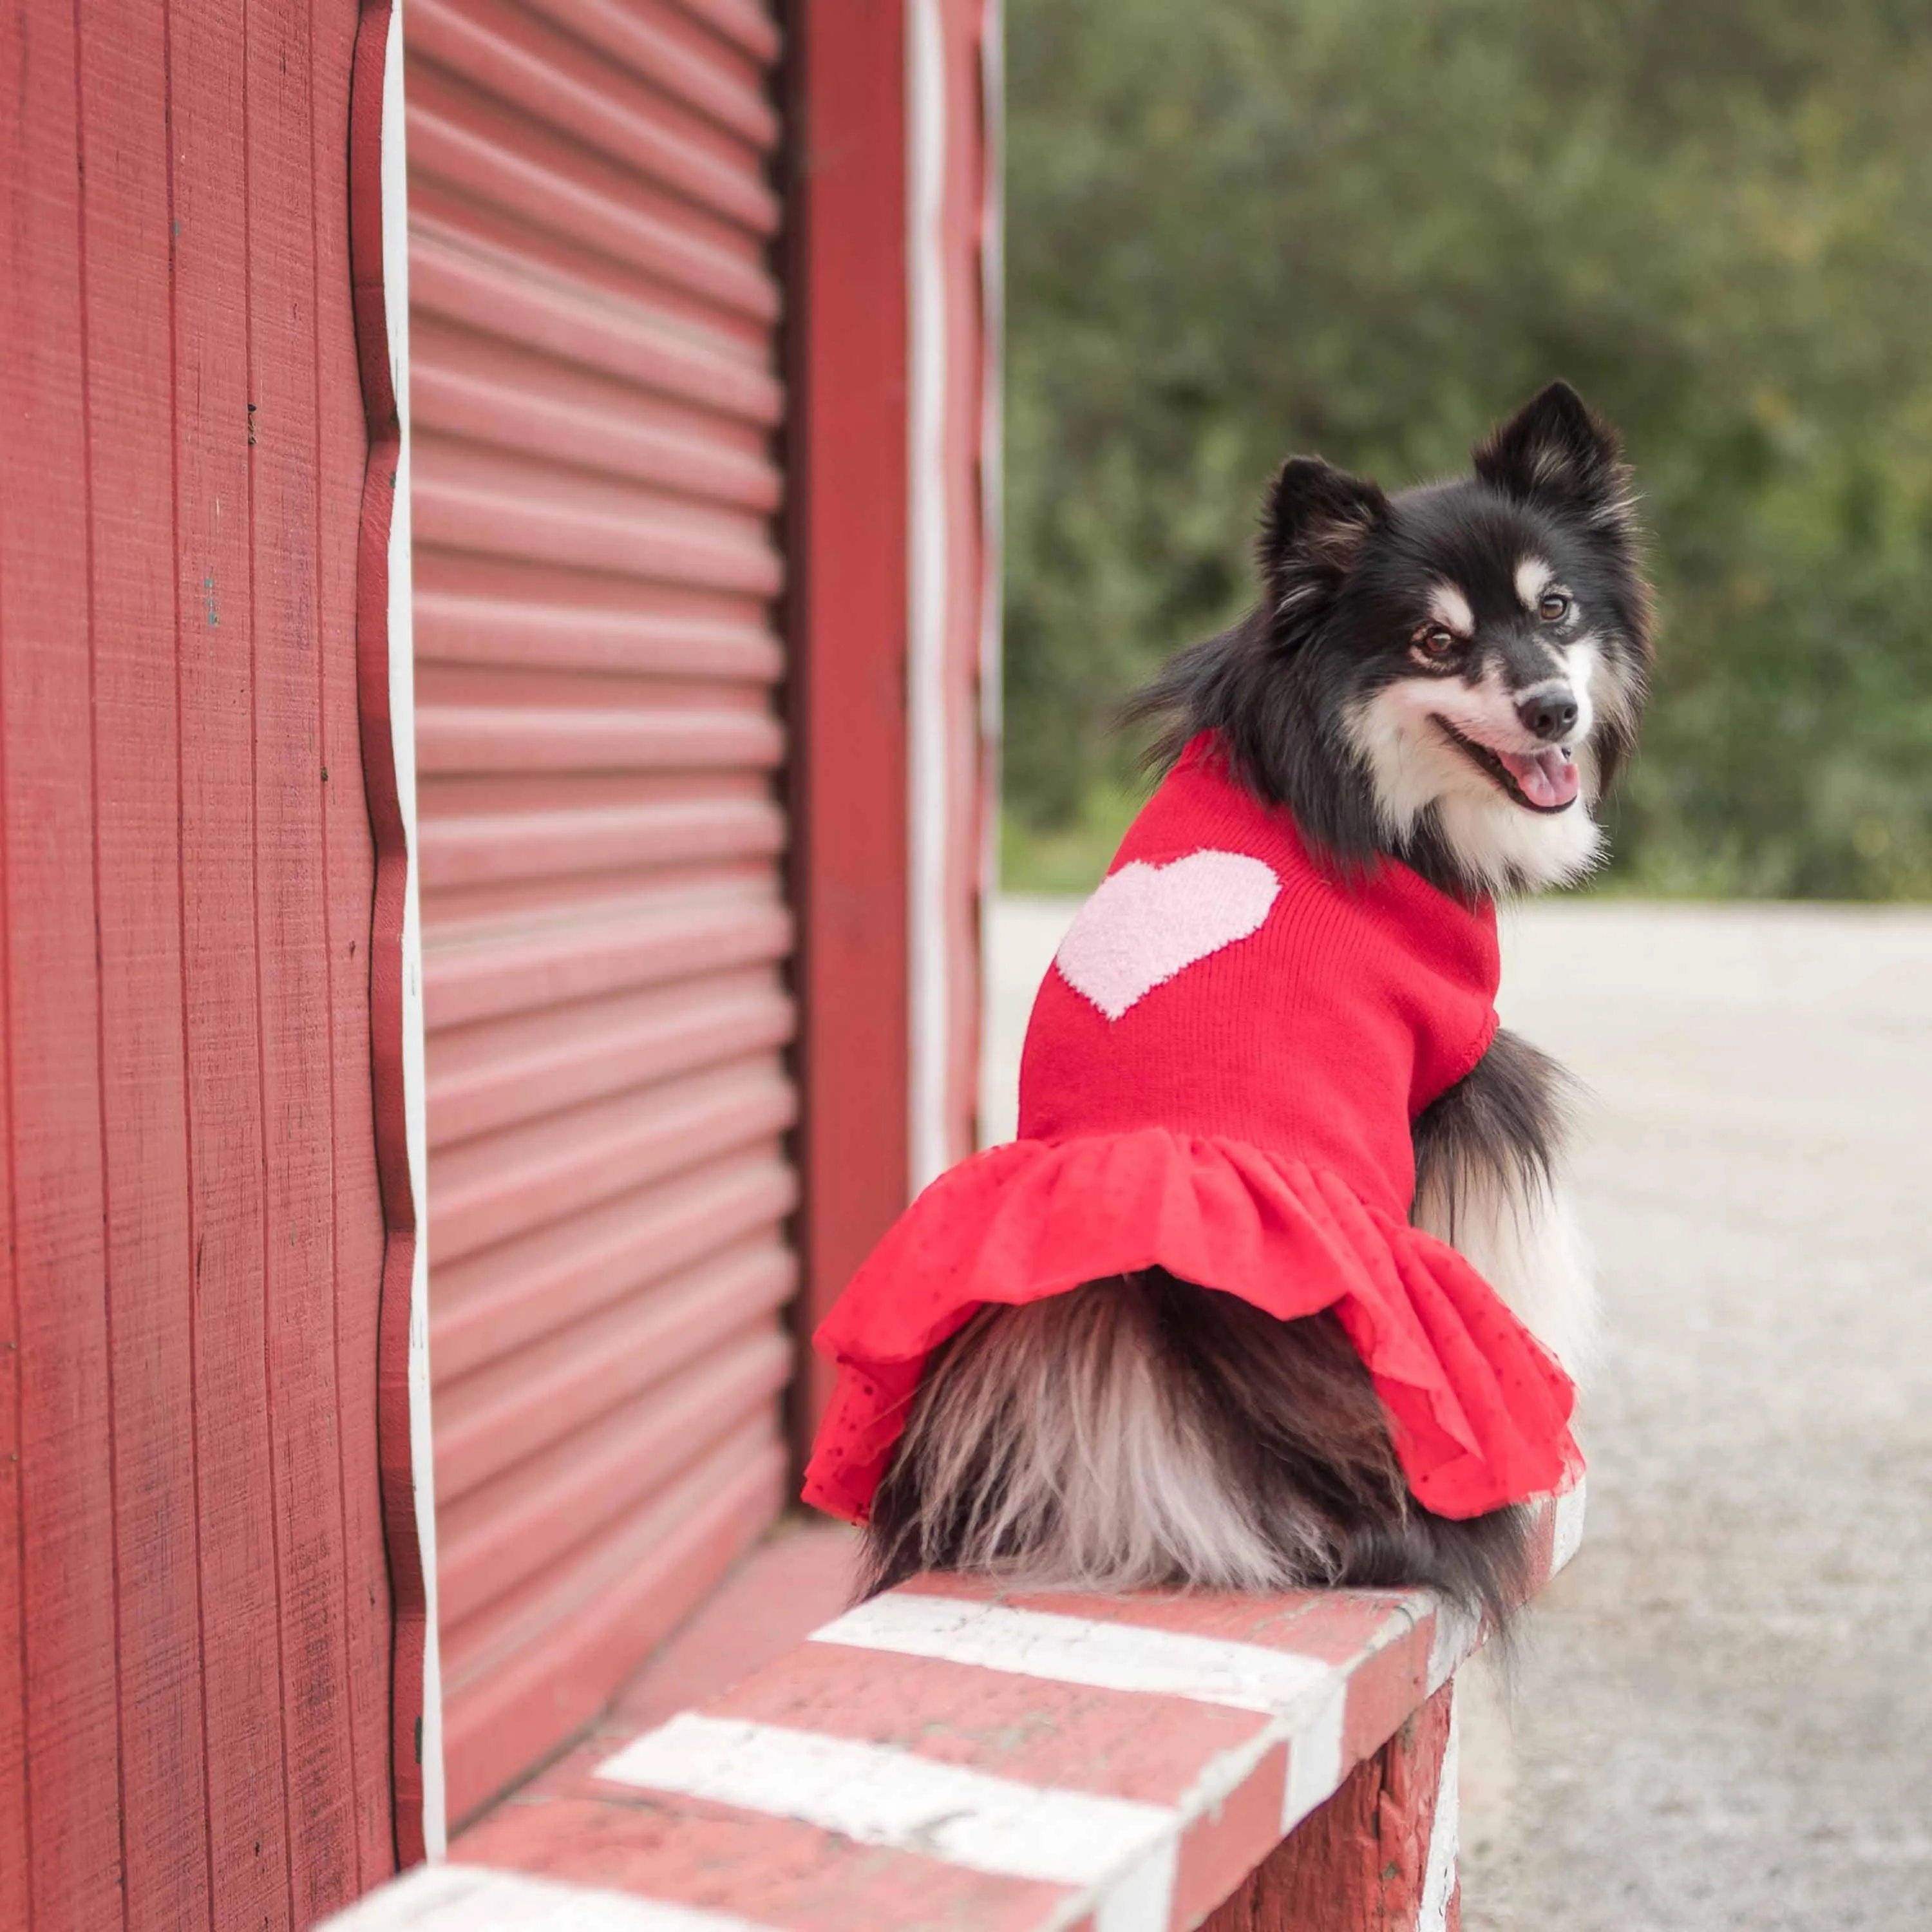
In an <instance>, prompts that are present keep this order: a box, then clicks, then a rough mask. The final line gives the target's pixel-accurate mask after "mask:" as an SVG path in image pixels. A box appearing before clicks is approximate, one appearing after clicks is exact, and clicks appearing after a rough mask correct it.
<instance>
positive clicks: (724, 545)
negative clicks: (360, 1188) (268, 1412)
mask: <svg viewBox="0 0 1932 1932" xmlns="http://www.w3.org/2000/svg"><path fill="white" fill-rule="evenodd" d="M406 34H407V44H408V55H409V65H408V70H407V102H408V142H409V156H410V220H411V248H410V278H411V288H410V302H411V329H412V344H411V355H412V362H413V370H412V383H411V399H412V407H413V419H414V435H415V458H414V460H415V465H416V486H415V492H414V496H413V511H414V517H415V529H416V562H415V569H416V655H417V673H416V675H417V700H418V706H419V709H418V724H417V742H418V749H419V760H420V767H421V769H420V774H419V809H420V815H421V825H422V872H421V881H422V901H423V915H424V932H425V983H426V998H427V1008H428V1029H429V1131H430V1140H431V1154H430V1215H429V1227H428V1241H429V1254H430V1268H431V1291H430V1294H431V1365H432V1373H433V1375H434V1419H435V1426H436V1455H437V1472H436V1476H437V1495H438V1502H437V1519H438V1538H439V1542H440V1560H439V1570H438V1574H439V1577H440V1586H441V1593H442V1605H441V1614H442V1634H443V1694H444V1699H445V1708H446V1740H447V1757H448V1769H449V1798H450V1812H451V1816H452V1819H460V1817H462V1816H463V1814H465V1813H466V1812H467V1811H471V1810H472V1809H473V1808H475V1805H477V1804H478V1803H479V1802H481V1801H482V1800H484V1799H486V1798H487V1797H488V1796H490V1795H491V1794H492V1793H493V1792H495V1791H496V1790H499V1789H500V1788H501V1787H502V1786H503V1785H504V1784H505V1782H506V1781H508V1780H509V1779H511V1778H513V1777H514V1776H515V1775H517V1773H518V1772H520V1771H522V1770H523V1769H526V1767H527V1766H529V1764H531V1763H532V1762H533V1761H534V1760H535V1759H536V1758H538V1757H539V1756H540V1755H541V1754H543V1753H544V1751H547V1749H549V1748H550V1747H551V1746H553V1745H554V1744H556V1742H559V1740H560V1739H562V1738H563V1737H564V1736H566V1735H567V1734H568V1733H569V1731H571V1730H572V1729H573V1728H574V1727H577V1725H579V1724H581V1723H582V1722H583V1721H584V1720H585V1719H586V1718H588V1717H589V1716H590V1715H592V1713H593V1712H595V1709H597V1707H598V1705H599V1704H600V1703H601V1702H602V1701H603V1700H604V1699H605V1698H606V1697H607V1696H608V1695H609V1694H610V1691H612V1690H613V1689H614V1688H615V1687H616V1685H617V1683H618V1682H619V1681H620V1679H622V1676H624V1675H625V1673H627V1672H628V1670H629V1669H630V1667H631V1666H632V1665H633V1664H635V1662H636V1661H637V1660H638V1659H639V1658H640V1656H641V1655H642V1654H643V1652H645V1651H646V1650H647V1649H649V1647H650V1646H651V1645H652V1643H654V1642H655V1640H656V1639H657V1637H659V1636H660V1635H661V1634H663V1632H664V1631H665V1630H666V1629H667V1628H668V1627H669V1625H670V1624H671V1623H672V1622H674V1621H675V1620H676V1619H677V1618H678V1617H679V1616H681V1615H682V1613H684V1612H685V1610H688V1608H689V1607H691V1605H692V1604H694V1602H695V1601H697V1599H698V1598H700V1596H701V1595H703V1593H704V1592H705V1591H706V1589H708V1588H709V1586H710V1584H711V1583H712V1582H713V1581H714V1580H715V1577H717V1575H718V1573H719V1572H720V1571H721V1569H722V1568H723V1567H724V1565H725V1564H726V1563H727V1562H729V1561H730V1558H731V1556H733V1554H734V1553H736V1551H737V1550H739V1548H741V1547H742V1546H743V1544H745V1541H747V1540H748V1538H750V1537H751V1535H754V1534H755V1533H756V1532H757V1529H758V1528H759V1527H760V1526H761V1525H762V1524H763V1523H765V1522H766V1520H769V1517H771V1515H772V1514H773V1513H774V1512H775V1511H776V1509H777V1508H778V1505H779V1503H780V1501H781V1493H782V1485H783V1481H784V1472H785V1458H784V1451H783V1448H782V1447H781V1442H780V1436H779V1427H778V1396H779V1392H780V1391H781V1388H782V1387H783V1385H784V1382H786V1380H787V1378H788V1376H789V1375H790V1370H791V1362H792V1355H791V1349H790V1345H789V1343H788V1342H787V1339H786V1337H785V1335H784V1333H783V1332H782V1331H781V1325H780V1322H779V1316H778V1311H779V1309H780V1307H781V1304H783V1303H784V1301H785V1300H786V1299H787V1297H788V1296H789V1295H790V1293H791V1292H792V1289H793V1278H794V1266H793V1258H792V1256H791V1254H790V1252H789V1250H788V1249H787V1246H786V1244H785V1241H784V1238H783V1233H782V1224H783V1223H784V1217H786V1216H787V1214H789V1213H790V1210H791V1208H792V1207H793V1202H794V1196H795V1192H796V1189H795V1183H794V1180H793V1174H792V1172H791V1169H790V1166H788V1165H787V1160H786V1158H785V1154H784V1144H783V1140H782V1136H784V1133H785V1132H786V1130H787V1127H789V1126H790V1123H791V1121H792V1119H793V1094H792V1092H791V1089H790V1085H789V1084H788V1082H787V1078H786V1075H785V1072H784V1064H783V1061H782V1058H781V1056H782V1054H783V1052H784V1048H785V1046H786V1045H787V1041H788V1040H789V1038H790V1034H791V1030H792V1013H791V1009H790V1003H789V1001H788V999H787V994H786V992H785V989H784V982H783V977H782V974H781V963H782V962H783V961H784V959H785V957H786V956H787V950H788V948H789V946H790V917H789V915H788V913H787V908H786V906H785V903H784V895H783V892H782V887H781V856H782V853H783V851H784V846H785V843H786V828H785V823H784V814H783V812H782V811H781V806H780V804H779V802H778V789H777V783H776V779H777V773H778V767H779V765H780V762H781V757H782V756H783V752H784V738H783V734H782V733H781V728H780V725H779V723H778V717H777V712H776V705H775V684H776V682H777V680H778V677H779V675H780V673H781V649H780V645H779V640H778V634H777V631H776V630H775V624H774V610H773V600H774V598H775V596H776V595H777V593H778V590H779V588H780V584H781V577H782V566H781V559H780V557H779V554H778V548H777V546H776V542H775V534H774V531H775V526H774V521H773V519H774V516H775V511H777V508H778V503H779V500H780V496H781V478H780V475H779V472H778V467H777V464H776V461H775V454H774V435H775V431H776V429H777V427H778V422H779V419H780V416H781V409H782V406H783V398H782V395H781V389H780V386H779V383H778V375H777V369H778V356H777V346H776V335H775V331H776V326H777V321H778V286H777V284H776V281H775V278H774V275H773V272H772V263H771V260H770V259H769V254H770V245H771V242H772V236H774V234H775V232H776V229H777V227H778V212H779V211H778V202H777V199H776V198H775V195H774V193H773V192H772V189H771V187H770V186H769V184H768V181H767V179H766V170H767V165H768V163H769V159H770V157H771V156H772V153H773V151H774V148H775V145H776V143H777V140H778V132H779V129H778V118H777V115H776V113H775V110H774V107H773V106H772V92H771V88H770V80H771V76H772V71H773V68H774V65H775V62H776V59H777V58H778V35H777V34H776V31H775V29H774V28H773V26H772V23H771V22H770V20H769V17H767V14H766V12H765V10H763V8H762V7H759V6H757V5H754V4H751V0H683V4H682V5H670V4H667V3H666V0H523V4H522V5H511V4H508V0H410V5H409V7H408V9H407V15H406Z"/></svg>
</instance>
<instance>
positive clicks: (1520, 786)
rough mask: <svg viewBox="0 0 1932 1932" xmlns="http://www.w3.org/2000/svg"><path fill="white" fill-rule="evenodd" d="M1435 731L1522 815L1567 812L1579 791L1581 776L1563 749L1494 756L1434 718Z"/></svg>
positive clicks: (1571, 756) (1551, 747)
mask: <svg viewBox="0 0 1932 1932" xmlns="http://www.w3.org/2000/svg"><path fill="white" fill-rule="evenodd" d="M1436 726H1437V728H1438V729H1439V730H1441V732H1442V735H1443V736H1445V738H1447V739H1448V740H1449V742H1450V743H1451V744H1452V745H1454V746H1455V747H1456V748H1457V751H1460V752H1461V753H1462V754H1463V757H1466V758H1467V759H1468V760H1469V762H1470V763H1472V765H1474V766H1475V768H1476V769H1477V770H1478V771H1479V772H1481V773H1482V775H1484V777H1485V778H1487V779H1488V780H1489V781H1490V783H1491V784H1493V785H1494V786H1495V787H1496V789H1497V790H1499V791H1500V792H1501V793H1502V794H1503V796H1505V798H1507V799H1509V800H1510V801H1511V803H1512V804H1515V805H1521V806H1522V807H1523V809H1524V810H1525V811H1568V809H1569V808H1570V807H1571V805H1574V803H1575V802H1577V793H1578V792H1580V790H1583V773H1582V772H1580V771H1579V770H1578V769H1577V760H1576V758H1575V757H1574V754H1572V753H1571V750H1570V748H1569V747H1568V745H1545V746H1544V748H1543V749H1542V750H1541V751H1496V750H1495V749H1493V748H1492V747H1491V746H1490V745H1484V744H1479V743H1478V742H1477V741H1476V740H1475V739H1474V738H1471V737H1468V736H1465V735H1464V734H1463V733H1462V732H1460V731H1459V730H1457V728H1456V727H1455V726H1454V725H1453V724H1451V723H1450V721H1448V718H1444V717H1441V716H1438V717H1437V718H1436Z"/></svg>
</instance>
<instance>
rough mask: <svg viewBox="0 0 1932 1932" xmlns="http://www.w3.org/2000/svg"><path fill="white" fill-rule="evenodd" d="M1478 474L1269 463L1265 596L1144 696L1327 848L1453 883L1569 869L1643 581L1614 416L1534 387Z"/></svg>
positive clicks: (1613, 742)
mask: <svg viewBox="0 0 1932 1932" xmlns="http://www.w3.org/2000/svg"><path fill="white" fill-rule="evenodd" d="M1474 463H1475V473H1474V475H1469V476H1464V477H1460V478H1456V479H1454V480H1453V481H1449V482H1446V483H1434V484H1425V485H1423V486H1421V487H1418V488H1415V489H1411V490H1403V491H1401V492H1400V493H1397V494H1396V495H1394V496H1388V495H1385V493H1383V491H1382V490H1381V489H1380V488H1379V487H1377V485H1376V484H1373V483H1372V482H1369V481H1366V480H1364V478H1360V477H1355V476H1350V475H1345V474H1344V473H1343V472H1341V471H1340V470H1338V469H1334V467H1332V466H1331V465H1329V464H1328V463H1325V462H1323V461H1322V460H1320V459H1319V458H1313V457H1295V458H1291V459H1290V460H1289V461H1288V462H1287V463H1286V464H1284V465H1283V467H1282V469H1281V471H1280V474H1279V475H1277V478H1275V481H1274V487H1273V489H1272V490H1271V493H1270V495H1269V498H1268V505H1267V507H1266V510H1265V515H1264V517H1263V526H1262V535H1261V539H1260V545H1259V560H1260V564H1261V569H1262V581H1263V588H1264V595H1263V601H1262V604H1261V605H1260V606H1259V607H1258V608H1257V609H1256V610H1255V611H1254V612H1253V613H1252V614H1251V616H1250V617H1249V618H1248V619H1247V620H1246V621H1245V622H1244V623H1243V624H1241V625H1238V626H1236V627H1235V629H1234V630H1232V631H1229V632H1228V633H1226V634H1225V635H1224V636H1223V637H1219V638H1215V639H1213V640H1210V641H1209V642H1208V643H1206V644H1205V645H1199V646H1196V647H1195V649H1193V651H1191V652H1185V653H1184V654H1183V655H1182V656H1181V658H1178V659H1177V660H1176V661H1175V664H1173V665H1172V667H1170V668H1169V671H1168V673H1166V674H1165V675H1164V676H1163V678H1162V679H1160V680H1159V681H1158V682H1157V684H1156V685H1155V686H1154V688H1153V689H1152V690H1151V691H1150V692H1149V694H1148V697H1147V699H1146V700H1144V701H1143V703H1142V707H1141V708H1142V710H1143V712H1146V713H1148V714H1151V715H1160V716H1162V717H1163V718H1165V719H1166V721H1167V724H1168V725H1169V742H1170V744H1172V742H1175V740H1176V739H1178V737H1179V736H1180V735H1181V733H1183V732H1184V731H1186V730H1192V729H1199V728H1202V727H1208V726H1211V727H1214V728H1216V729H1217V730H1220V733H1222V736H1223V738H1224V739H1225V740H1226V742H1227V743H1228V745H1229V748H1230V749H1231V750H1232V752H1233V753H1234V754H1235V762H1236V763H1237V766H1238V768H1239V769H1241V772H1242V773H1243V775H1244V776H1245V777H1246V778H1247V780H1248V781H1249V782H1250V784H1253V786H1254V787H1255V788H1256V790H1259V791H1260V792H1261V793H1262V794H1263V795H1264V796H1268V797H1271V798H1273V799H1277V800H1278V801H1279V802H1283V803H1285V804H1286V805H1289V807H1290V808H1292V810H1293V811H1295V814H1296V816H1297V818H1298V820H1299V821H1300V822H1301V825H1302V827H1303V829H1304V832H1305V833H1307V835H1309V836H1310V838H1311V839H1312V841H1313V842H1314V843H1315V844H1317V845H1318V846H1320V847H1324V848H1325V849H1326V850H1328V852H1329V853H1331V856H1334V857H1335V858H1337V859H1339V860H1340V862H1342V863H1343V864H1344V865H1359V864H1361V863H1362V862H1367V861H1370V860H1372V859H1373V856H1375V855H1376V853H1391V854H1393V855H1394V856H1398V857H1400V858H1402V859H1406V860H1407V861H1408V862H1410V863H1411V864H1413V865H1415V866H1416V867H1417V868H1418V869H1419V870H1421V871H1423V872H1424V874H1427V876H1429V877H1432V878H1433V879H1435V880H1436V882H1437V883H1440V884H1442V885H1445V886H1449V887H1451V888H1453V889H1462V890H1465V891H1489V892H1494V891H1499V890H1512V889H1524V888H1532V887H1535V886H1544V885H1550V884H1553V883H1557V882H1559V881H1560V880H1565V879H1568V878H1573V877H1577V875H1578V874H1581V873H1583V871H1586V870H1588V869H1589V867H1590V866H1591V865H1592V863H1594V862H1595V859H1596V858H1597V856H1598V850H1599V847H1600V846H1601V832H1599V830H1598V826H1597V824H1596V821H1595V816H1594V811H1595V806H1596V805H1597V804H1598V801H1599V800H1600V799H1601V798H1602V796H1604V793H1606V792H1607V790H1608V789H1609V787H1610V784H1612V782H1613V781H1614V779H1615V778H1616V775H1617V772H1618V770H1619V768H1620V767H1621V766H1622V764H1623V763H1624V761H1625V759H1626V758H1627V757H1628V755H1629V753H1630V751H1631V747H1632V745H1633V743H1634V739H1635V735H1636V730H1637V720H1638V717H1639V715H1640V712H1641V711H1642V709H1643V700H1644V696H1645V690H1646V678H1647V673H1648V670H1649V662H1650V654H1651V643H1650V616H1649V592H1648V589H1647V586H1646V583H1645V581H1644V579H1643V573H1642V570H1641V568H1640V562H1639V559H1638V554H1637V532H1636V529H1635V526H1634V520H1633V518H1632V514H1631V501H1630V487H1629V484H1630V479H1629V475H1628V471H1627V470H1626V469H1625V467H1624V465H1623V463H1622V460H1621V458H1620V455H1619V447H1618V443H1617V439H1616V434H1615V433H1614V432H1613V431H1611V430H1610V428H1609V427H1608V426H1607V425H1605V424H1604V422H1602V421H1601V419H1599V418H1598V417H1597V416H1595V415H1593V414H1592V412H1591V411H1590V410H1589V409H1588V408H1587V407H1586V406H1585V404H1584V403H1583V400H1582V398H1580V397H1579V396H1578V395H1577V392H1575V391H1574V389H1571V388H1569V387H1568V385H1566V384H1564V383H1553V384H1552V385H1551V386H1550V387H1549V388H1548V389H1545V390H1544V392H1542V393H1541V395H1538V397H1537V398H1535V400H1534V401H1532V402H1530V403H1529V404H1527V405H1526V407H1524V408H1523V409H1522V410H1520V411H1519V412H1518V413H1517V414H1516V415H1515V416H1513V417H1511V419H1509V420H1508V422H1505V423H1504V424H1502V425H1501V426H1500V427H1499V428H1498V429H1496V431H1494V432H1493V434H1491V435H1490V437H1488V438H1487V440H1485V441H1484V443H1481V445H1479V446H1478V448H1477V449H1476V450H1475V455H1474Z"/></svg>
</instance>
